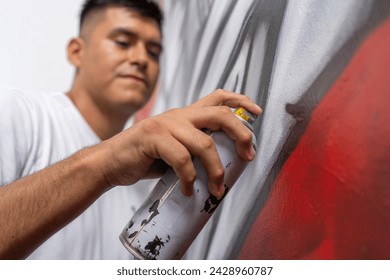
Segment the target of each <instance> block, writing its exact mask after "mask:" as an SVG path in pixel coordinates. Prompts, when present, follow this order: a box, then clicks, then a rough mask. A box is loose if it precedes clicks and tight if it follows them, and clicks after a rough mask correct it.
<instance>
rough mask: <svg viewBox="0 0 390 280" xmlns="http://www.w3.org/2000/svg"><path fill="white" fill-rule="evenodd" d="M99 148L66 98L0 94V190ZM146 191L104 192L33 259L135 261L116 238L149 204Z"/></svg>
mask: <svg viewBox="0 0 390 280" xmlns="http://www.w3.org/2000/svg"><path fill="white" fill-rule="evenodd" d="M99 142H100V139H99V138H98V136H97V135H96V134H95V133H94V132H93V130H92V129H91V128H90V127H89V125H88V124H87V122H86V121H85V120H84V118H83V117H82V115H81V114H80V112H79V111H78V110H77V108H76V107H75V106H74V104H73V103H72V102H71V100H70V99H69V98H68V97H67V96H66V95H65V94H59V93H55V94H37V93H27V92H22V91H20V90H17V89H11V88H5V89H0V186H2V185H4V184H6V183H10V182H12V181H14V180H16V179H19V178H21V177H23V176H26V175H28V174H31V173H34V172H36V171H39V170H41V169H43V168H45V167H47V166H49V165H51V164H53V163H55V162H58V161H60V160H62V159H64V158H66V157H68V156H69V155H71V154H73V153H75V152H76V151H78V150H80V149H82V148H84V147H87V146H90V145H93V144H97V143H99ZM144 185H145V186H147V187H145V186H137V187H135V186H131V187H116V188H114V189H112V190H110V191H108V192H106V193H105V194H104V195H103V196H101V197H100V198H99V199H98V200H97V201H96V202H95V203H94V204H92V205H91V206H90V207H89V208H88V209H87V210H86V211H85V212H84V213H83V214H81V215H80V216H79V217H78V218H76V219H75V220H74V221H72V222H71V223H70V224H69V225H67V226H66V227H64V228H63V229H62V230H60V231H59V232H57V233H56V234H55V235H53V236H52V237H51V238H50V239H49V240H47V241H46V242H45V243H44V244H42V245H41V246H40V247H39V248H38V249H37V250H36V251H35V252H33V253H32V254H31V255H30V256H29V259H132V257H131V255H130V254H129V253H128V252H127V250H126V249H125V248H124V247H123V245H122V244H121V242H120V241H119V238H118V237H119V234H120V233H121V231H122V229H123V228H124V227H125V226H126V223H127V222H128V221H129V220H130V219H131V217H132V216H133V214H134V213H135V211H136V210H137V209H138V207H139V206H140V205H141V204H142V202H143V201H144V200H145V198H146V196H147V194H148V192H149V190H150V184H148V183H147V182H145V183H144Z"/></svg>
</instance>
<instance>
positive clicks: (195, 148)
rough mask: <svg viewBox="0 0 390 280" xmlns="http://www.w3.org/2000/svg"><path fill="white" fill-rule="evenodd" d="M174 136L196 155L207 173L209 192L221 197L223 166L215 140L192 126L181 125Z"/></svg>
mask: <svg viewBox="0 0 390 280" xmlns="http://www.w3.org/2000/svg"><path fill="white" fill-rule="evenodd" d="M174 137H175V138H176V139H177V140H178V141H179V142H180V143H182V144H183V145H184V146H185V147H186V148H187V149H188V150H189V151H190V153H191V154H192V155H194V156H196V157H197V158H198V159H199V160H200V162H201V164H202V166H203V168H204V169H205V171H206V173H207V180H208V183H207V184H208V189H209V191H210V193H211V194H213V195H214V196H216V197H221V196H222V194H223V191H224V187H223V180H224V173H225V170H224V167H223V165H222V162H221V160H220V157H219V154H218V151H217V148H216V145H215V142H214V140H213V138H211V137H210V136H209V135H207V134H206V133H204V132H202V131H200V130H198V129H194V128H192V127H185V126H181V127H178V128H177V129H176V130H175V132H174Z"/></svg>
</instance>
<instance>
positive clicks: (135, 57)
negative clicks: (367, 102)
mask: <svg viewBox="0 0 390 280" xmlns="http://www.w3.org/2000/svg"><path fill="white" fill-rule="evenodd" d="M128 60H129V62H130V64H131V65H134V66H136V67H138V68H139V70H141V71H145V70H146V69H147V68H148V54H147V50H146V46H145V44H143V43H142V42H138V43H137V44H135V45H134V46H133V47H132V48H130V50H129V52H128Z"/></svg>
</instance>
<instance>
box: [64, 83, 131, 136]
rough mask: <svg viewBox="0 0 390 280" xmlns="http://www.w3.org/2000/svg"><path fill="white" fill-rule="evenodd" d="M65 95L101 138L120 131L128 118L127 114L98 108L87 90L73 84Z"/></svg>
mask: <svg viewBox="0 0 390 280" xmlns="http://www.w3.org/2000/svg"><path fill="white" fill-rule="evenodd" d="M67 95H68V96H69V98H70V99H71V101H72V102H73V103H74V104H75V106H76V108H77V109H78V110H79V111H80V113H81V115H82V116H83V117H84V119H85V120H86V121H87V123H88V124H89V126H90V127H91V128H92V130H93V131H94V132H95V133H96V135H97V136H98V137H99V138H100V139H101V140H106V139H109V138H111V137H113V136H114V135H116V134H118V133H119V132H121V131H122V130H123V128H124V127H125V125H126V122H127V121H128V119H129V118H130V116H128V115H126V116H125V115H123V114H120V113H119V112H112V111H109V110H108V109H107V108H100V107H99V106H98V105H97V104H95V102H94V101H93V100H92V99H91V97H90V96H89V95H88V94H87V92H85V91H83V90H81V89H77V87H75V86H73V87H72V89H71V90H70V91H69V92H67Z"/></svg>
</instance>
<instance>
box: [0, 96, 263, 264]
mask: <svg viewBox="0 0 390 280" xmlns="http://www.w3.org/2000/svg"><path fill="white" fill-rule="evenodd" d="M226 106H229V107H238V106H242V107H245V108H246V109H248V110H249V111H252V112H253V113H256V114H259V113H260V112H261V110H260V108H259V107H258V106H256V105H254V104H253V103H252V102H251V101H250V100H249V99H248V98H247V97H245V96H243V95H239V94H234V93H229V92H225V91H217V92H215V93H213V94H211V95H209V96H207V97H205V98H203V99H201V100H199V101H198V102H197V103H195V104H193V105H191V106H188V107H186V108H183V109H174V110H171V111H168V112H166V113H164V114H161V115H158V116H156V117H153V118H150V119H146V120H144V121H141V122H139V123H137V124H136V125H134V126H133V127H131V128H130V129H127V130H125V131H123V132H122V133H120V134H118V135H116V136H114V137H113V138H111V139H109V140H106V141H103V142H102V143H101V144H99V145H96V146H93V147H90V148H86V149H83V150H81V151H79V152H77V153H76V154H74V155H73V156H71V157H69V158H68V159H66V160H63V161H61V162H59V163H57V164H55V165H53V166H51V167H48V168H46V169H44V170H41V171H40V172H37V173H35V174H33V175H30V176H27V177H24V178H22V179H20V180H18V181H15V182H14V183H11V184H9V185H7V186H5V187H3V188H1V189H0V221H1V222H0V223H1V226H0V258H24V257H26V256H28V255H29V254H30V253H31V252H32V251H33V250H35V249H36V248H37V247H38V246H39V245H40V244H42V243H43V242H44V241H45V240H46V239H47V238H49V237H50V236H51V235H52V234H54V233H55V232H56V231H58V230H59V229H61V228H62V227H63V226H65V225H66V224H68V223H69V222H70V221H72V220H73V219H74V218H76V217H77V216H78V215H79V214H80V213H82V212H83V211H84V210H85V209H86V208H87V207H88V206H90V205H91V204H92V203H93V202H94V201H95V200H96V199H97V198H98V197H99V196H100V195H101V194H103V193H104V192H105V191H107V190H109V189H110V188H111V187H112V186H116V185H129V184H133V183H135V182H137V181H138V180H140V179H142V178H144V177H147V176H149V175H150V174H152V173H153V170H151V167H153V166H154V164H153V163H154V162H155V160H156V159H158V160H160V159H161V160H163V161H164V162H166V163H167V164H168V165H170V166H172V168H173V169H174V170H175V172H176V173H177V175H178V176H179V178H180V181H181V187H182V191H183V193H185V194H188V195H190V194H191V193H192V187H193V182H194V180H195V176H196V173H195V169H194V166H193V164H192V160H191V156H192V155H195V156H198V157H199V158H200V160H201V162H202V163H203V165H204V166H205V169H206V171H207V173H208V176H209V189H210V191H211V192H212V193H213V194H214V195H216V196H220V195H221V194H222V192H223V186H222V183H223V175H224V169H223V166H222V165H221V163H220V160H219V156H218V154H217V151H216V147H215V144H214V142H213V141H212V139H211V137H210V136H208V135H206V134H205V133H203V132H201V131H200V129H201V128H209V129H211V130H221V129H222V130H224V131H225V132H226V133H227V134H228V135H229V136H230V137H231V138H232V139H234V140H235V141H236V146H237V151H238V153H239V155H240V156H241V157H242V158H244V159H246V160H252V159H253V158H254V154H253V152H251V147H252V143H251V134H250V132H248V130H247V129H246V128H245V126H244V125H243V124H242V123H241V122H240V121H239V120H238V119H237V118H236V117H235V116H234V114H233V113H232V112H231V111H230V109H228V108H227V107H226Z"/></svg>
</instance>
